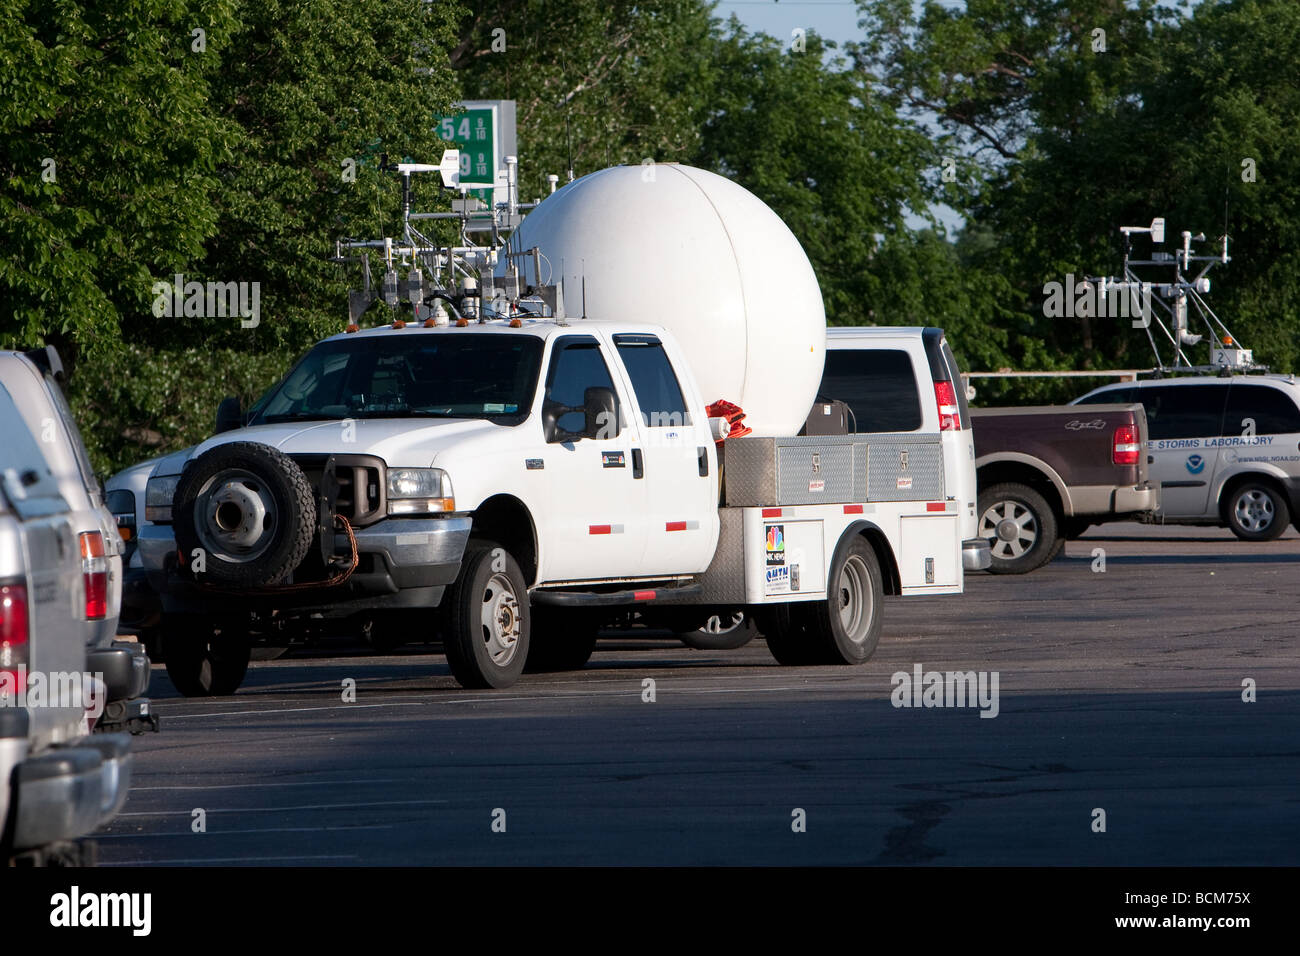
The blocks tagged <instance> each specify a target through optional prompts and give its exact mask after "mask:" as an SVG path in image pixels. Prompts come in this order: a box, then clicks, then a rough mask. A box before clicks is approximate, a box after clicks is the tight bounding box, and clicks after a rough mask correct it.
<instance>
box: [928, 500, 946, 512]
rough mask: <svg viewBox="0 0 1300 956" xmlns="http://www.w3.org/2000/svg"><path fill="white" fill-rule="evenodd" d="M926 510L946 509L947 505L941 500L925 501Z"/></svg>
mask: <svg viewBox="0 0 1300 956" xmlns="http://www.w3.org/2000/svg"><path fill="white" fill-rule="evenodd" d="M925 510H926V511H947V510H948V505H947V503H946V502H943V501H927V502H926V503H925Z"/></svg>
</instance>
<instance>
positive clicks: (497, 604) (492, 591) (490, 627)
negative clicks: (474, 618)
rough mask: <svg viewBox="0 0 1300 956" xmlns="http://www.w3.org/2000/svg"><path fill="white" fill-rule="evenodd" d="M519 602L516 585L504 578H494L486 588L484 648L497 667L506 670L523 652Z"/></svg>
mask: <svg viewBox="0 0 1300 956" xmlns="http://www.w3.org/2000/svg"><path fill="white" fill-rule="evenodd" d="M521 623H522V622H521V618H520V607H519V599H518V598H517V597H516V596H515V588H514V585H512V584H511V583H510V579H509V578H508V577H506V576H505V575H504V574H500V573H498V574H494V575H492V577H490V578H488V580H487V583H486V584H485V585H484V586H483V600H482V602H481V604H480V609H479V624H480V626H481V627H482V631H483V646H484V649H485V650H486V651H487V655H488V657H489V658H490V659H491V661H492V663H493V664H495V665H496V666H497V667H506V666H508V665H509V664H510V662H511V661H512V660H514V657H515V654H516V653H517V652H518V650H519V632H520V629H521Z"/></svg>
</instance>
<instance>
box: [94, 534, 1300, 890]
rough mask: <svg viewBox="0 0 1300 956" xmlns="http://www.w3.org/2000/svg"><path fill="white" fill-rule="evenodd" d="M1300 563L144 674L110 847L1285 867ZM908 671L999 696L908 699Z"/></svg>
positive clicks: (1077, 545)
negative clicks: (745, 637)
mask: <svg viewBox="0 0 1300 956" xmlns="http://www.w3.org/2000/svg"><path fill="white" fill-rule="evenodd" d="M1099 549H1100V550H1099ZM1103 560H1104V570H1102V567H1103V563H1102V562H1103ZM1298 583H1300V537H1298V536H1297V535H1296V534H1295V533H1294V532H1288V534H1287V536H1286V537H1284V538H1283V539H1281V540H1279V541H1276V542H1270V543H1267V544H1247V543H1243V542H1238V541H1236V540H1235V539H1233V538H1232V536H1231V535H1230V534H1228V533H1227V532H1225V531H1220V530H1217V529H1195V528H1192V529H1189V528H1170V529H1164V528H1161V529H1152V528H1147V527H1143V526H1140V525H1114V526H1108V527H1105V528H1101V529H1094V530H1093V531H1092V532H1091V533H1090V534H1089V535H1088V536H1086V537H1085V538H1084V539H1081V540H1079V541H1076V542H1071V543H1070V544H1069V545H1068V546H1067V548H1066V550H1065V553H1064V554H1063V555H1062V556H1061V557H1059V558H1058V559H1057V560H1056V561H1055V562H1053V563H1052V564H1051V565H1049V566H1048V567H1046V568H1043V569H1041V570H1039V571H1037V572H1034V573H1032V574H1029V575H1024V576H1003V577H995V576H991V575H988V574H973V575H968V576H967V579H966V587H967V590H966V593H965V594H963V595H957V596H950V597H941V598H891V599H888V600H887V601H886V604H885V614H886V617H885V626H884V634H883V637H882V639H881V643H880V647H879V649H878V651H877V652H876V655H875V656H874V657H873V658H872V660H871V661H869V662H868V663H867V664H865V665H863V666H860V667H814V668H785V667H780V666H778V665H777V664H776V663H775V661H773V660H772V658H771V656H770V655H769V654H768V652H767V649H766V646H765V645H764V644H763V642H762V640H761V639H760V640H756V641H754V642H753V643H751V644H750V645H749V646H747V647H745V648H742V649H739V650H735V651H721V652H704V651H697V650H691V649H689V648H687V647H685V646H683V645H681V644H680V643H678V642H676V641H675V640H673V639H672V638H671V637H670V636H665V635H654V634H646V633H640V634H632V635H630V636H623V637H610V638H608V639H606V640H603V641H602V642H601V644H600V645H599V646H598V648H597V650H596V653H595V655H594V656H593V658H592V661H591V663H590V664H589V665H588V666H587V668H586V669H585V670H583V671H579V672H572V673H566V674H550V675H526V676H525V677H524V678H523V679H522V680H521V681H520V682H519V683H518V684H517V685H516V686H514V687H512V688H509V689H508V690H503V691H490V692H468V691H465V690H462V689H461V688H459V687H458V686H457V685H456V683H455V682H454V681H453V680H452V678H451V676H450V674H449V672H448V669H447V666H446V664H445V662H444V661H443V658H442V656H441V654H439V653H437V651H436V650H435V649H434V647H432V646H429V645H419V644H412V645H408V646H407V647H404V648H402V649H401V650H400V651H398V652H397V653H394V654H389V655H376V654H374V653H373V652H370V651H368V650H366V649H364V648H363V647H361V646H360V645H353V644H349V643H346V642H343V643H339V644H337V645H332V646H328V647H324V648H319V649H316V650H299V651H294V652H291V653H290V654H288V655H286V656H285V657H282V658H280V659H279V660H274V661H263V662H255V663H254V664H253V665H252V666H251V668H250V671H249V676H248V679H247V680H246V682H245V684H244V686H243V687H242V688H241V690H240V691H239V693H238V694H236V695H234V696H233V697H225V698H212V699H207V700H197V699H185V698H181V697H178V696H177V695H176V694H175V692H174V690H173V689H172V687H171V684H170V682H169V681H168V679H167V676H166V672H165V671H164V669H163V668H162V667H161V666H156V667H155V670H154V675H153V683H152V686H151V689H150V693H151V695H152V696H153V698H154V701H155V705H156V709H157V710H158V711H159V712H160V713H161V714H162V721H163V729H162V732H161V733H159V734H156V735H149V736H144V737H137V738H135V751H136V765H135V775H134V783H133V787H132V790H131V795H130V798H129V800H128V802H127V804H126V807H125V809H124V811H123V813H122V814H121V816H120V817H118V819H117V820H116V821H114V823H113V824H112V825H111V826H110V827H109V828H108V829H107V830H105V831H104V832H103V833H101V834H100V836H99V854H100V861H101V864H102V865H108V866H133V865H194V866H197V865H234V864H250V865H272V866H273V865H327V866H328V865H427V864H437V865H459V864H470V865H474V864H479V865H493V864H525V865H529V864H558V865H584V864H650V865H658V864H688V865H767V864H783V865H798V864H884V865H914V864H944V865H1060V866H1072V865H1085V864H1087V865H1120V866H1124V865H1291V866H1294V865H1296V864H1297V863H1300V841H1297V840H1296V839H1295V835H1296V834H1297V833H1300V786H1298V785H1300V654H1297V651H1296V634H1297V629H1298V626H1300V602H1298V601H1297V596H1296V595H1297V590H1298V588H1297V584H1298ZM417 637H418V635H417ZM918 665H919V667H920V672H921V674H922V675H925V674H927V673H929V672H937V673H938V675H939V677H940V678H941V679H942V676H943V675H944V674H946V673H947V672H953V673H962V674H964V673H966V672H974V676H975V678H976V681H977V683H978V681H979V680H980V679H983V681H984V684H983V689H984V690H985V692H986V696H985V701H984V703H986V704H987V705H986V706H981V703H982V702H981V700H980V698H979V696H978V694H976V695H974V699H973V700H972V699H967V700H966V701H965V702H964V703H965V704H966V706H909V707H902V706H895V704H896V703H897V702H898V701H899V700H900V699H901V697H902V690H901V689H899V690H896V686H897V685H898V684H901V680H900V681H896V680H895V678H894V675H895V674H900V673H901V674H907V675H908V677H909V678H911V677H912V675H913V674H914V673H915V672H916V668H917V666H918ZM994 674H996V678H997V695H996V708H994V707H993V706H992V697H991V692H992V686H993V685H992V680H993V676H994ZM350 682H355V683H350ZM647 682H650V683H647ZM925 682H926V678H925V677H924V676H923V678H922V684H923V685H924V684H925ZM1243 682H1246V683H1245V685H1243ZM1252 687H1253V693H1252V692H1251V688H1252ZM349 688H355V695H354V697H355V699H354V700H345V697H351V696H353V695H351V694H350V693H349ZM936 693H937V694H938V695H939V696H941V689H940V691H939V692H936ZM1243 695H1244V696H1246V697H1251V696H1253V698H1254V699H1253V701H1247V700H1243ZM906 696H907V700H908V702H909V703H918V704H922V705H924V703H925V700H926V698H925V696H924V695H923V694H922V693H920V692H918V693H917V694H916V697H915V698H913V697H912V696H911V694H910V692H909V693H908V694H907V695H906ZM955 696H956V695H955V693H950V694H949V702H950V703H956V702H957V701H956V700H955V699H954V698H955ZM934 697H935V695H934V694H932V695H931V700H932V701H933V699H934ZM972 704H973V705H974V706H972ZM994 709H996V716H987V717H982V716H981V712H982V711H983V712H985V713H989V714H990V715H991V714H992V713H993V712H994ZM1099 811H1101V812H1100V813H1099ZM1103 825H1104V829H1103V828H1102V827H1103Z"/></svg>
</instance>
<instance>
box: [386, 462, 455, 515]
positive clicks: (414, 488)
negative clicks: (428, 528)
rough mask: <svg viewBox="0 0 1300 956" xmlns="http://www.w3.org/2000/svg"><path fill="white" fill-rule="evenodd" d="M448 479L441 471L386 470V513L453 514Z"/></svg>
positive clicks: (416, 469)
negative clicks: (440, 512)
mask: <svg viewBox="0 0 1300 956" xmlns="http://www.w3.org/2000/svg"><path fill="white" fill-rule="evenodd" d="M455 510H456V499H455V498H454V497H453V495H452V491H451V479H450V478H448V477H447V473H446V472H445V471H443V470H442V469H441V468H390V469H388V513H389V514H390V515H413V514H429V513H432V512H439V511H455Z"/></svg>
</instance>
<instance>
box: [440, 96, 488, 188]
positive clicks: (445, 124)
mask: <svg viewBox="0 0 1300 956" xmlns="http://www.w3.org/2000/svg"><path fill="white" fill-rule="evenodd" d="M495 120H496V117H495V116H494V111H493V110H491V109H468V110H465V111H464V112H462V113H454V114H452V115H451V116H440V117H438V119H437V130H438V138H439V139H441V140H443V141H444V142H445V143H446V144H447V146H448V147H449V148H452V147H455V148H459V149H460V184H461V185H462V186H469V187H470V194H471V195H473V196H477V197H478V198H479V199H480V200H481V201H482V202H484V203H485V204H487V205H489V206H490V205H492V191H493V189H494V187H495V186H496V174H497V156H496V150H495V145H496V130H495V125H496V123H495Z"/></svg>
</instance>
